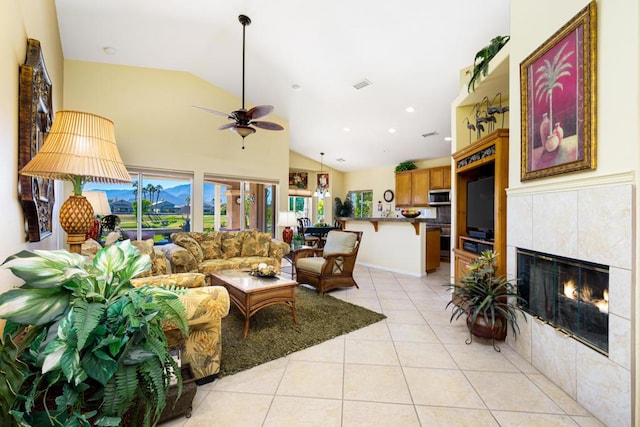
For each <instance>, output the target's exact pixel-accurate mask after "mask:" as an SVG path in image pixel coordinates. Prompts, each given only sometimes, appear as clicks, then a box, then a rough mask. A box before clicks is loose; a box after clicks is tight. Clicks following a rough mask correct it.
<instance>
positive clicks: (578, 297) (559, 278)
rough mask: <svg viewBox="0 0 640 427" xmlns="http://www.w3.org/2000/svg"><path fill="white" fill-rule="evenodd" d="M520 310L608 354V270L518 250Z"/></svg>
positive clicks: (562, 258)
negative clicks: (522, 301) (522, 300)
mask: <svg viewBox="0 0 640 427" xmlns="http://www.w3.org/2000/svg"><path fill="white" fill-rule="evenodd" d="M516 254H517V266H516V268H517V277H518V290H519V292H520V296H521V297H522V298H523V299H524V301H525V303H524V307H523V308H524V310H525V311H527V312H528V313H529V314H531V315H532V316H535V317H538V318H540V319H542V320H543V321H545V322H547V323H549V324H550V325H552V326H553V327H556V328H559V329H561V330H563V331H564V332H565V333H568V334H569V335H571V336H572V337H574V338H575V339H577V340H579V341H581V342H583V343H585V344H587V345H588V346H590V347H592V348H594V349H595V350H597V351H599V352H601V353H603V354H607V353H608V351H609V267H608V266H605V265H600V264H594V263H590V262H586V261H580V260H575V259H570V258H564V257H559V256H555V255H549V254H543V253H540V252H534V251H529V250H525V249H518V250H517V251H516Z"/></svg>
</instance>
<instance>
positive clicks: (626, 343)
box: [609, 313, 631, 370]
mask: <svg viewBox="0 0 640 427" xmlns="http://www.w3.org/2000/svg"><path fill="white" fill-rule="evenodd" d="M609 359H611V361H613V362H615V363H617V364H619V365H620V366H622V367H623V368H625V369H629V370H631V322H630V321H629V320H627V319H623V318H622V317H618V316H616V315H615V314H611V313H609Z"/></svg>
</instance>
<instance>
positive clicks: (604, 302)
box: [595, 289, 609, 313]
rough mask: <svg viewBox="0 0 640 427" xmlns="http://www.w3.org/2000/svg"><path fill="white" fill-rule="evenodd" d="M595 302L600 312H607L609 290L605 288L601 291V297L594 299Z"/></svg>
mask: <svg viewBox="0 0 640 427" xmlns="http://www.w3.org/2000/svg"><path fill="white" fill-rule="evenodd" d="M595 304H596V307H598V310H600V313H609V291H608V290H607V289H605V290H604V291H603V292H602V299H600V300H596V301H595Z"/></svg>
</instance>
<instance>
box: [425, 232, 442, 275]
mask: <svg viewBox="0 0 640 427" xmlns="http://www.w3.org/2000/svg"><path fill="white" fill-rule="evenodd" d="M426 240H427V248H426V249H427V250H426V251H425V270H426V271H427V273H428V272H430V271H434V270H435V269H437V268H439V267H440V229H439V228H427V239H426Z"/></svg>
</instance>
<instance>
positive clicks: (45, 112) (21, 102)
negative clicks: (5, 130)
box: [18, 39, 55, 242]
mask: <svg viewBox="0 0 640 427" xmlns="http://www.w3.org/2000/svg"><path fill="white" fill-rule="evenodd" d="M51 90H52V85H51V79H50V78H49V73H47V68H46V67H45V64H44V58H43V56H42V50H41V48H40V42H39V41H38V40H34V39H28V40H27V55H26V59H25V63H24V64H23V65H20V89H19V94H18V114H19V116H18V121H19V123H18V143H19V149H18V171H20V170H22V168H23V167H25V166H26V164H27V163H29V161H30V160H31V159H32V158H33V157H34V156H35V155H36V154H37V153H38V151H39V150H40V148H41V147H42V144H44V140H45V138H46V136H47V134H48V133H49V130H50V129H51V124H52V123H53V107H52V99H51ZM18 194H19V196H20V201H21V204H22V210H23V212H24V217H25V222H26V224H25V226H26V235H27V239H28V240H29V241H30V242H39V241H41V240H42V239H44V238H46V237H48V236H50V235H51V233H52V231H53V230H52V227H53V218H52V216H53V204H54V202H55V194H54V180H52V179H44V178H34V177H30V176H23V175H19V176H18Z"/></svg>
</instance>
